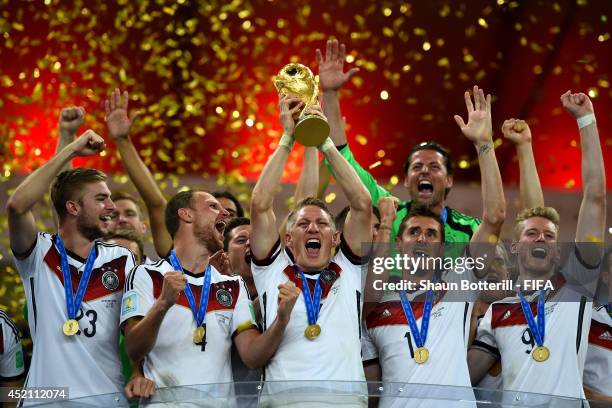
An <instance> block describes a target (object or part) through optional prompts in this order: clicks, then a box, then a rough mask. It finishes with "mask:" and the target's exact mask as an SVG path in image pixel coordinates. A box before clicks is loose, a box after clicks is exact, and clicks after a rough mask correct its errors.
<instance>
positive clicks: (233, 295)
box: [121, 259, 257, 397]
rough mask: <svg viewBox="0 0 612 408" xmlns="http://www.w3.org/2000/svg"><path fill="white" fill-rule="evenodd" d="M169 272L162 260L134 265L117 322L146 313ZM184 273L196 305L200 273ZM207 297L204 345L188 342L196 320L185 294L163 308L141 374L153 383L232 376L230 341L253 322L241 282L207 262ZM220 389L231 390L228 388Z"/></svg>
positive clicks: (202, 381) (217, 380)
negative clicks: (208, 281)
mask: <svg viewBox="0 0 612 408" xmlns="http://www.w3.org/2000/svg"><path fill="white" fill-rule="evenodd" d="M173 271H174V268H173V267H172V265H171V264H170V263H169V262H168V261H167V260H166V259H161V260H159V261H158V262H157V263H156V264H154V265H139V266H138V267H137V268H135V269H134V270H133V271H132V272H131V273H130V275H129V277H128V280H127V282H126V287H125V294H124V296H123V302H122V308H121V324H123V323H125V322H126V321H127V320H128V319H130V318H132V317H144V316H145V315H146V314H147V312H148V311H149V310H150V309H151V307H152V306H153V304H154V302H155V300H156V299H157V298H158V297H159V296H160V295H161V291H162V287H163V282H164V275H165V274H166V273H168V272H173ZM184 272H185V276H186V277H187V282H188V284H189V285H190V286H191V290H192V293H193V296H194V298H195V302H196V305H197V306H198V307H199V305H200V295H201V293H202V285H203V283H204V273H201V274H198V275H194V274H193V273H192V272H190V271H188V270H184ZM208 299H209V300H208V309H207V312H206V318H205V320H204V323H205V324H206V342H205V344H204V343H203V344H202V345H198V344H195V343H194V341H193V334H194V331H195V329H196V322H195V319H194V317H193V313H192V311H191V308H190V307H189V303H188V301H187V297H186V295H185V294H184V293H181V295H180V296H179V298H178V301H177V302H176V304H174V305H173V306H172V307H171V308H170V309H169V310H168V312H167V313H166V315H165V317H164V320H163V321H162V324H161V326H160V328H159V333H158V335H157V340H156V342H155V346H154V347H153V349H152V350H151V351H150V352H149V354H148V355H147V356H146V358H145V361H144V366H143V369H144V374H145V377H147V378H149V379H151V380H153V381H155V383H156V385H157V387H171V386H181V385H191V384H211V383H230V382H232V381H233V379H232V367H231V359H230V350H231V347H232V340H233V338H234V336H235V335H237V334H238V333H240V332H241V331H243V330H246V329H250V328H256V327H257V326H256V323H255V317H254V312H253V308H252V306H251V302H250V300H249V298H248V294H247V289H246V285H245V284H244V281H243V280H242V278H241V277H239V276H227V275H222V274H220V273H219V272H218V271H217V270H216V269H215V268H214V267H211V288H210V293H209V298H208ZM224 390H225V391H230V390H231V391H233V387H225V388H224ZM225 391H224V392H225ZM218 397H231V395H219V396H218Z"/></svg>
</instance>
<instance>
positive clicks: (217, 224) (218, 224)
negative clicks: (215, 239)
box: [215, 220, 225, 238]
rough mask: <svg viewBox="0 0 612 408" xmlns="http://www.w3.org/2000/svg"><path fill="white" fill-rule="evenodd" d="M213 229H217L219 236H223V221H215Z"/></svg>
mask: <svg viewBox="0 0 612 408" xmlns="http://www.w3.org/2000/svg"><path fill="white" fill-rule="evenodd" d="M215 229H216V230H217V232H218V233H219V235H221V237H222V238H223V232H224V231H225V221H223V220H219V221H217V222H215Z"/></svg>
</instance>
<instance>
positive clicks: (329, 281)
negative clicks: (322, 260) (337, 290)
mask: <svg viewBox="0 0 612 408" xmlns="http://www.w3.org/2000/svg"><path fill="white" fill-rule="evenodd" d="M321 282H323V283H325V284H326V285H329V286H332V285H333V284H334V282H336V274H335V273H333V272H332V271H330V270H328V269H325V270H324V271H323V272H321Z"/></svg>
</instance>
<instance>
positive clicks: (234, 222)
mask: <svg viewBox="0 0 612 408" xmlns="http://www.w3.org/2000/svg"><path fill="white" fill-rule="evenodd" d="M241 225H251V220H250V219H248V218H246V217H236V218H232V219H231V220H229V222H228V223H227V225H226V226H225V229H224V230H223V250H224V251H227V250H228V248H229V242H230V239H231V232H232V230H233V229H235V228H238V227H240V226H241Z"/></svg>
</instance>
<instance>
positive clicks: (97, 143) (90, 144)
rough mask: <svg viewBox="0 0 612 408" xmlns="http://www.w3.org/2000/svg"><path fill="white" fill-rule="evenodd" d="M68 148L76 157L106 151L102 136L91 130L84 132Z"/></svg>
mask: <svg viewBox="0 0 612 408" xmlns="http://www.w3.org/2000/svg"><path fill="white" fill-rule="evenodd" d="M69 146H70V147H71V149H72V151H73V152H74V154H75V155H77V156H93V155H96V154H98V153H100V152H102V151H103V150H104V149H106V143H104V139H102V136H100V135H98V134H97V133H96V132H94V131H93V130H91V129H88V130H86V131H85V132H84V133H83V134H82V135H81V136H79V137H78V138H77V139H76V140H75V141H74V142H72V143H70V145H69Z"/></svg>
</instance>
